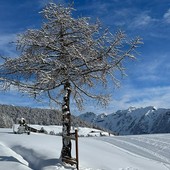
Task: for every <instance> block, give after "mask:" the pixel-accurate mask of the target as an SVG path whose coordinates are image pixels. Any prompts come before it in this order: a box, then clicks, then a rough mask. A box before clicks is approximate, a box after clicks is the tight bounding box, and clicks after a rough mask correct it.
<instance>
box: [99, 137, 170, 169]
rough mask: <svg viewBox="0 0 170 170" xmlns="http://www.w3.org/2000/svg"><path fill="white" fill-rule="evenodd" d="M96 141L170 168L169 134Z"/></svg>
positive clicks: (108, 138)
mask: <svg viewBox="0 0 170 170" xmlns="http://www.w3.org/2000/svg"><path fill="white" fill-rule="evenodd" d="M97 139H98V140H102V141H105V142H107V143H109V144H112V145H115V146H117V147H119V148H122V149H124V150H126V151H128V152H130V153H132V154H136V155H139V156H143V157H146V158H149V159H152V160H155V161H158V162H162V163H164V164H166V166H168V167H169V168H170V134H155V135H133V136H115V137H101V138H97Z"/></svg>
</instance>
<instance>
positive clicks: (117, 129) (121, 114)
mask: <svg viewBox="0 0 170 170" xmlns="http://www.w3.org/2000/svg"><path fill="white" fill-rule="evenodd" d="M79 118H80V119H82V120H84V121H87V122H89V123H92V124H94V125H95V126H98V127H102V128H104V129H108V130H111V131H112V132H114V133H116V134H120V135H134V134H150V133H170V126H169V125H170V124H169V123H170V109H163V108H159V109H157V108H156V107H153V106H149V107H145V108H135V107H130V108H129V109H127V110H119V111H117V112H115V113H112V114H109V115H107V114H104V113H103V114H100V115H95V114H94V113H92V112H88V113H85V114H82V115H80V116H79Z"/></svg>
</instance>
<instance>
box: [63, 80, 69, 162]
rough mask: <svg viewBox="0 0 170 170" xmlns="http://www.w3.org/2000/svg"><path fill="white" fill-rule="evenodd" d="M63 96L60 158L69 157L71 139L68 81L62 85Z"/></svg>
mask: <svg viewBox="0 0 170 170" xmlns="http://www.w3.org/2000/svg"><path fill="white" fill-rule="evenodd" d="M64 90H65V96H64V97H63V105H62V114H63V129H62V134H63V136H62V142H63V146H62V151H61V158H62V161H63V158H71V139H70V138H68V136H70V130H71V120H70V119H71V113H70V106H69V105H70V94H71V88H70V83H69V82H66V83H65V85H64Z"/></svg>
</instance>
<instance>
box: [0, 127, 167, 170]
mask: <svg viewBox="0 0 170 170" xmlns="http://www.w3.org/2000/svg"><path fill="white" fill-rule="evenodd" d="M37 127H38V126H37ZM48 128H49V129H48V130H56V131H55V132H57V131H58V130H57V129H60V127H59V128H58V127H54V126H52V127H51V129H50V126H49V127H48ZM85 131H86V134H87V133H89V132H91V129H88V128H86V129H83V130H81V131H79V133H81V132H83V133H85ZM80 135H81V134H80ZM169 142H170V134H166V135H162V134H160V135H140V136H124V137H119V136H112V137H109V136H106V137H80V138H79V158H80V170H168V169H170V144H169ZM60 151H61V137H60V136H54V135H45V134H36V133H31V135H26V134H22V135H16V134H13V133H12V129H0V170H74V169H75V168H73V167H70V166H69V165H63V164H62V163H61V161H60V159H59V158H60ZM72 155H73V156H74V155H75V153H74V144H73V152H72Z"/></svg>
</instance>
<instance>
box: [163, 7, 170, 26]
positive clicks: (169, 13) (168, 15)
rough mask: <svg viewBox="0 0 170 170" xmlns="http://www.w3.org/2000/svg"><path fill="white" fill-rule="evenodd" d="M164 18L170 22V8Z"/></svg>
mask: <svg viewBox="0 0 170 170" xmlns="http://www.w3.org/2000/svg"><path fill="white" fill-rule="evenodd" d="M163 19H164V21H165V22H166V23H168V24H170V9H168V11H167V12H166V13H165V14H164V16H163Z"/></svg>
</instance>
